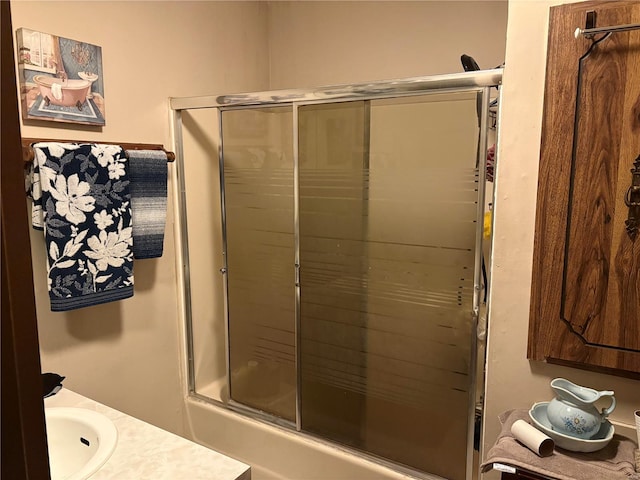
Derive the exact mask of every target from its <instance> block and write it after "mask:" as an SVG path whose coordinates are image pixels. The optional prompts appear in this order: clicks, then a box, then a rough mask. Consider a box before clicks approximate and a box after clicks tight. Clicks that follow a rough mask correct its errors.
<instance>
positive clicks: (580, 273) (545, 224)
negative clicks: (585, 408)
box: [528, 1, 640, 378]
mask: <svg viewBox="0 0 640 480" xmlns="http://www.w3.org/2000/svg"><path fill="white" fill-rule="evenodd" d="M638 23H640V2H624V1H612V2H584V3H577V4H569V5H561V6H557V7H552V8H551V10H550V23H549V40H548V54H547V71H546V83H545V98H544V115H543V127H542V139H541V154H540V170H539V179H538V197H537V211H536V226H535V240H534V256H533V278H532V292H531V308H530V319H529V343H528V358H530V359H534V360H543V361H547V362H552V363H559V364H566V365H570V366H577V367H582V368H588V369H592V370H598V371H603V372H606V373H613V374H618V375H623V376H630V377H634V378H640V30H632V31H623V32H616V33H610V34H603V33H599V34H596V35H595V36H594V37H593V38H586V37H584V36H583V35H578V38H576V37H575V36H574V32H575V30H576V28H577V27H580V28H582V29H584V28H585V27H596V28H597V27H609V26H616V25H628V24H638Z"/></svg>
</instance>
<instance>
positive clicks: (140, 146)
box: [22, 138, 176, 163]
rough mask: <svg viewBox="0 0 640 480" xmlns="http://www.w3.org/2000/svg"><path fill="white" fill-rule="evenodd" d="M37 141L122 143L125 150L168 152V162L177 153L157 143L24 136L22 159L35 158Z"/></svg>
mask: <svg viewBox="0 0 640 480" xmlns="http://www.w3.org/2000/svg"><path fill="white" fill-rule="evenodd" d="M37 142H60V143H106V144H109V145H120V146H121V147H122V148H123V149H124V150H162V151H164V152H165V153H166V154H167V162H173V161H175V159H176V154H175V153H173V152H170V151H168V150H165V149H164V146H163V145H160V144H156V143H122V142H102V141H100V142H93V141H91V140H57V139H51V138H46V139H45V138H23V139H22V159H23V161H24V162H25V163H31V162H32V161H33V158H34V153H33V148H31V144H32V143H37Z"/></svg>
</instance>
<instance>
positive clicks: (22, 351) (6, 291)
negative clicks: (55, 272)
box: [0, 0, 50, 480]
mask: <svg viewBox="0 0 640 480" xmlns="http://www.w3.org/2000/svg"><path fill="white" fill-rule="evenodd" d="M0 8H1V10H0V20H1V24H2V25H1V39H2V50H1V57H2V58H1V60H2V64H1V70H0V73H1V76H2V98H1V102H2V103H1V111H2V113H1V118H0V123H1V124H2V129H1V132H2V133H1V135H2V145H1V149H0V167H1V173H0V178H1V189H0V222H1V228H2V230H1V236H2V245H1V247H2V268H1V269H2V477H3V478H7V479H12V480H21V479H28V480H40V479H49V478H50V476H49V460H48V456H47V444H46V433H45V423H44V404H43V400H42V380H41V376H40V373H41V372H40V351H39V346H38V330H37V322H36V307H35V297H34V293H33V274H32V269H31V250H30V243H29V226H28V218H29V217H28V212H27V203H26V201H25V193H24V176H23V175H24V170H23V163H22V162H21V161H19V160H20V159H21V158H22V144H21V142H20V119H19V117H18V95H17V88H16V75H15V65H14V57H13V55H14V54H13V51H14V50H13V35H12V27H11V6H10V3H9V2H8V1H6V0H2V1H0ZM16 160H18V161H16Z"/></svg>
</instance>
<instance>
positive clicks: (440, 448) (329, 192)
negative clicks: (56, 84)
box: [298, 93, 478, 479]
mask: <svg viewBox="0 0 640 480" xmlns="http://www.w3.org/2000/svg"><path fill="white" fill-rule="evenodd" d="M298 116H299V123H298V126H299V142H298V145H299V184H300V186H299V191H300V200H299V201H300V298H301V300H300V330H301V343H300V345H299V348H300V350H301V362H300V369H301V384H300V389H301V400H302V401H301V407H302V414H301V417H302V418H301V419H302V429H303V430H305V431H309V432H313V433H315V434H318V435H321V436H323V437H327V438H331V439H333V440H336V441H338V442H340V443H344V444H347V445H350V446H353V447H356V448H358V449H361V450H364V451H367V452H369V453H372V454H375V455H378V456H381V457H384V458H387V459H390V460H393V461H395V462H399V463H402V464H405V465H408V466H411V467H413V468H416V469H418V470H422V471H427V472H432V473H436V474H439V475H442V476H444V477H446V478H450V479H464V478H465V470H466V468H465V464H466V455H467V439H468V428H469V402H470V388H471V381H470V377H471V366H472V364H473V361H472V357H471V355H472V351H471V344H472V335H473V334H474V332H473V331H472V316H471V311H472V301H473V287H474V276H473V272H474V262H475V242H476V218H477V201H478V191H477V189H478V182H477V180H478V179H477V173H476V152H477V150H476V149H477V139H478V123H477V115H476V94H475V93H456V94H449V93H447V94H431V95H424V96H419V97H411V98H402V99H389V100H371V101H358V102H347V103H338V104H329V105H326V104H324V105H308V106H301V107H299V113H298Z"/></svg>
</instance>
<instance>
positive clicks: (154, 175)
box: [127, 150, 167, 259]
mask: <svg viewBox="0 0 640 480" xmlns="http://www.w3.org/2000/svg"><path fill="white" fill-rule="evenodd" d="M127 156H128V157H129V175H130V179H131V209H132V215H133V257H134V258H136V259H143V258H157V257H161V256H162V244H163V242H164V226H165V222H166V216H167V154H166V153H165V152H163V151H161V150H127Z"/></svg>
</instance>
